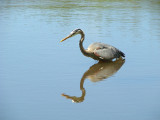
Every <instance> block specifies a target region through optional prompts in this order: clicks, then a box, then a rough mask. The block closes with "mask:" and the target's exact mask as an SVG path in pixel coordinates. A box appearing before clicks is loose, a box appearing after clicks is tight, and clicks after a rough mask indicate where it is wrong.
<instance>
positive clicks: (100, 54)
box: [61, 29, 125, 61]
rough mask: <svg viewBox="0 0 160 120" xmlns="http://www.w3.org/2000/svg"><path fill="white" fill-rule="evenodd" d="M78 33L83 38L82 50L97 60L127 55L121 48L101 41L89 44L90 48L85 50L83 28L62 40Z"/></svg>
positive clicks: (80, 44) (80, 43)
mask: <svg viewBox="0 0 160 120" xmlns="http://www.w3.org/2000/svg"><path fill="white" fill-rule="evenodd" d="M76 34H80V35H81V39H80V41H79V46H80V50H81V52H82V53H83V54H84V55H85V56H87V57H91V58H93V59H95V60H100V61H106V60H112V59H115V58H116V59H117V58H120V57H125V54H124V53H123V52H121V51H120V50H118V49H117V48H115V47H113V46H111V45H108V44H104V43H99V42H96V43H92V44H91V45H89V47H88V49H86V50H85V49H84V47H83V41H84V37H85V35H84V33H83V31H82V30H81V29H76V30H73V31H72V32H71V34H70V35H69V36H67V37H66V38H64V39H63V40H61V42H62V41H64V40H66V39H67V38H69V37H72V36H73V35H76Z"/></svg>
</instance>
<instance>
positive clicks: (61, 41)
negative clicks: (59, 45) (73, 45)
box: [60, 35, 72, 42]
mask: <svg viewBox="0 0 160 120" xmlns="http://www.w3.org/2000/svg"><path fill="white" fill-rule="evenodd" d="M70 37H72V35H68V36H67V37H65V38H63V39H62V40H61V41H60V42H63V41H65V40H66V39H68V38H70Z"/></svg>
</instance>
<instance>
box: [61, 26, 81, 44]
mask: <svg viewBox="0 0 160 120" xmlns="http://www.w3.org/2000/svg"><path fill="white" fill-rule="evenodd" d="M81 33H82V30H81V29H75V30H73V31H72V32H71V33H70V34H69V35H68V36H67V37H65V38H64V39H62V40H61V41H60V42H63V41H64V40H66V39H68V38H70V37H73V36H75V35H77V34H81Z"/></svg>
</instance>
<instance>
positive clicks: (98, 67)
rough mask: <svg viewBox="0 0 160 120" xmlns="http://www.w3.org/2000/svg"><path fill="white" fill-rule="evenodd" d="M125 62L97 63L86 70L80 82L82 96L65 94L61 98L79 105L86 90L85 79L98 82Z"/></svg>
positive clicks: (119, 60)
mask: <svg viewBox="0 0 160 120" xmlns="http://www.w3.org/2000/svg"><path fill="white" fill-rule="evenodd" d="M124 62H125V60H124V59H122V58H120V59H118V60H116V61H109V62H98V63H97V64H94V65H93V66H91V67H90V68H89V70H87V71H86V72H85V73H84V74H83V76H82V78H81V81H80V90H81V91H82V95H81V96H80V97H77V96H70V95H67V94H64V93H63V94H62V96H64V97H66V98H67V99H71V100H72V102H76V103H80V102H83V101H84V98H85V95H86V90H85V88H84V87H83V84H84V81H85V79H87V78H88V79H90V80H91V81H92V82H99V81H102V80H104V79H107V78H108V77H110V76H112V75H113V74H115V73H116V72H117V71H118V70H119V69H120V68H121V66H122V65H123V64H124Z"/></svg>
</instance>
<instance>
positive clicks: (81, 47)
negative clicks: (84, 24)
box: [79, 32, 88, 56]
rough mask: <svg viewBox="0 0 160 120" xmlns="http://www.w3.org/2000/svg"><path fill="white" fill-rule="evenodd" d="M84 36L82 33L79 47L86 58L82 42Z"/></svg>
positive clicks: (86, 54)
mask: <svg viewBox="0 0 160 120" xmlns="http://www.w3.org/2000/svg"><path fill="white" fill-rule="evenodd" d="M84 38H85V35H84V33H83V32H81V39H80V41H79V47H80V50H81V52H82V53H83V55H85V56H88V52H87V51H86V50H85V49H84V47H83V41H84Z"/></svg>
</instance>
